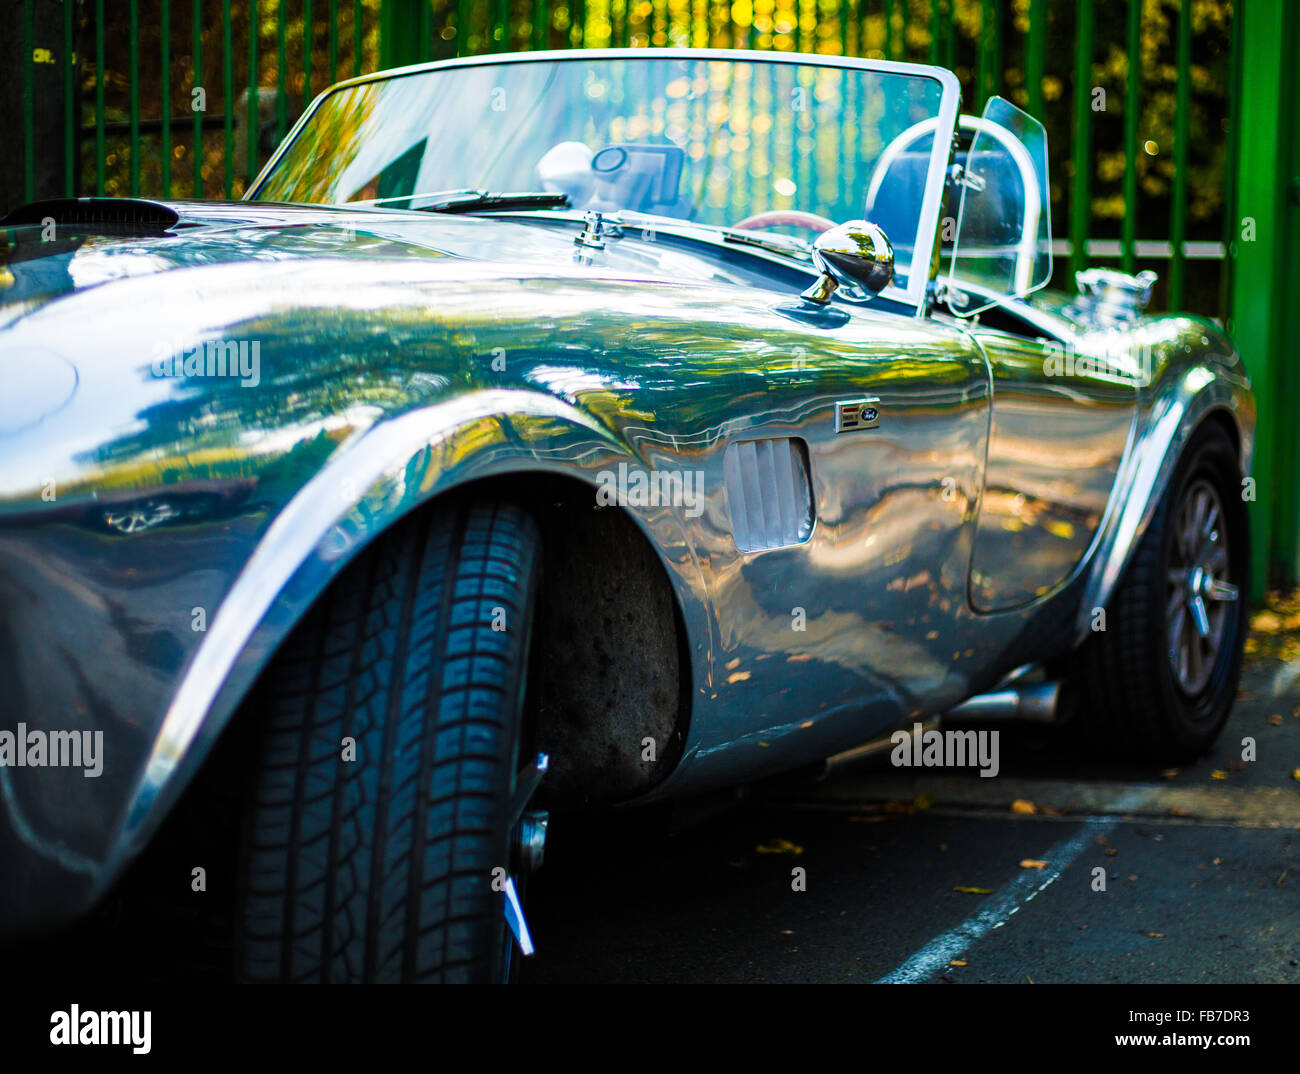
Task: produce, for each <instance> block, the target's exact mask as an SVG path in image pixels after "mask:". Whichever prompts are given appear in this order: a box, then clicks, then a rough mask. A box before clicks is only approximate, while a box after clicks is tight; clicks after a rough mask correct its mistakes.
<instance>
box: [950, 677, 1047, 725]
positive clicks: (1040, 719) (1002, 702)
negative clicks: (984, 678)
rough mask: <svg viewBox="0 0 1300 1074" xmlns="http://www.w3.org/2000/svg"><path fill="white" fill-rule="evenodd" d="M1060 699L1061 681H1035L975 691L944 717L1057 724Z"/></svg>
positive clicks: (960, 719) (971, 720)
mask: <svg viewBox="0 0 1300 1074" xmlns="http://www.w3.org/2000/svg"><path fill="white" fill-rule="evenodd" d="M1060 702H1061V684H1060V683H1059V682H1032V683H1026V684H1025V685H1024V686H1004V687H1003V688H1002V689H1000V690H993V691H992V692H990V693H987V694H976V695H975V696H974V697H970V698H967V699H966V700H965V701H963V702H962V703H961V704H960V705H957V706H956V707H955V708H951V709H949V710H948V711H947V712H945V713H944V715H943V718H944V719H945V720H958V721H961V722H983V721H989V722H992V721H995V720H1028V721H1030V722H1031V723H1056V722H1057V716H1058V713H1059V710H1060Z"/></svg>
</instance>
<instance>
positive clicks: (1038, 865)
mask: <svg viewBox="0 0 1300 1074" xmlns="http://www.w3.org/2000/svg"><path fill="white" fill-rule="evenodd" d="M1020 868H1022V869H1045V868H1047V862H1045V861H1039V860H1038V859H1037V858H1025V859H1024V860H1023V861H1022V862H1021V863H1020Z"/></svg>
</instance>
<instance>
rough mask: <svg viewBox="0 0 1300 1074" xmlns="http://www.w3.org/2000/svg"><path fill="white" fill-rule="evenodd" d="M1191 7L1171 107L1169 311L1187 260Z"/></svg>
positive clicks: (1182, 17) (1181, 27) (1186, 6)
mask: <svg viewBox="0 0 1300 1074" xmlns="http://www.w3.org/2000/svg"><path fill="white" fill-rule="evenodd" d="M1191 94H1192V5H1191V0H1183V4H1182V9H1181V10H1180V11H1179V13H1178V83H1177V88H1176V90H1175V105H1174V189H1173V207H1172V209H1171V215H1170V220H1169V242H1170V244H1171V245H1172V246H1173V248H1174V251H1173V253H1174V256H1173V260H1172V261H1171V262H1170V264H1169V308H1170V309H1171V310H1176V309H1178V308H1179V307H1180V306H1181V305H1182V304H1183V277H1184V274H1185V269H1186V257H1185V255H1184V253H1183V240H1184V239H1186V238H1187V150H1188V144H1187V143H1188V142H1189V141H1190V140H1191V116H1190V112H1191V110H1192V101H1191Z"/></svg>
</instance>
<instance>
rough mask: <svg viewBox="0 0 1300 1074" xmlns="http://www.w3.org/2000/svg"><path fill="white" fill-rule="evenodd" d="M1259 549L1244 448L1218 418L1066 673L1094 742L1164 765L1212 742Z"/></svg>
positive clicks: (1237, 667)
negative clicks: (1254, 543)
mask: <svg viewBox="0 0 1300 1074" xmlns="http://www.w3.org/2000/svg"><path fill="white" fill-rule="evenodd" d="M1249 556H1250V546H1249V523H1248V519H1247V515H1246V505H1245V502H1244V500H1243V496H1242V484H1241V474H1240V470H1239V468H1238V465H1237V457H1236V452H1235V451H1234V449H1233V445H1232V442H1231V440H1230V439H1229V438H1228V435H1227V434H1226V433H1225V432H1224V431H1223V429H1222V428H1220V427H1219V426H1218V425H1207V426H1205V427H1203V428H1202V430H1201V431H1200V432H1199V433H1198V434H1197V436H1196V438H1195V440H1193V441H1192V443H1191V444H1190V445H1189V447H1188V448H1187V450H1186V451H1185V452H1184V453H1183V457H1182V458H1181V460H1180V461H1179V464H1178V467H1177V469H1176V471H1175V473H1174V476H1173V480H1172V481H1171V482H1170V485H1169V488H1168V490H1167V492H1166V493H1165V496H1164V498H1163V499H1162V500H1161V502H1160V505H1159V506H1158V508H1157V509H1156V513H1155V516H1154V517H1153V518H1152V520H1151V525H1150V527H1149V528H1148V530H1147V532H1146V534H1145V535H1144V536H1143V538H1142V541H1141V543H1140V544H1139V546H1138V549H1137V551H1136V552H1135V554H1134V556H1133V559H1132V561H1131V562H1130V564H1129V566H1128V570H1127V572H1126V573H1125V575H1124V578H1123V580H1122V582H1121V584H1120V587H1119V589H1118V590H1117V592H1116V594H1115V597H1114V599H1113V600H1112V602H1111V605H1110V607H1109V608H1108V609H1107V617H1106V621H1105V629H1104V630H1099V631H1097V632H1096V633H1094V634H1093V635H1092V637H1091V638H1090V639H1089V640H1088V642H1087V643H1086V644H1085V645H1084V646H1083V648H1082V649H1081V650H1080V652H1079V655H1078V663H1077V665H1076V667H1075V669H1074V672H1073V674H1072V675H1071V676H1070V678H1069V679H1068V680H1067V689H1068V690H1069V692H1070V693H1072V694H1073V695H1074V696H1073V698H1072V704H1071V708H1073V709H1074V715H1073V717H1072V718H1071V725H1072V726H1073V727H1074V729H1075V731H1076V732H1078V733H1079V734H1080V735H1081V736H1082V737H1083V738H1084V739H1086V740H1087V741H1088V743H1089V744H1090V745H1092V746H1094V747H1096V748H1097V749H1098V750H1099V751H1102V752H1105V753H1111V754H1113V753H1120V754H1122V755H1124V756H1127V757H1130V758H1132V759H1134V760H1138V761H1144V762H1152V763H1156V764H1179V763H1182V762H1185V761H1190V760H1194V759H1195V758H1197V757H1199V756H1201V755H1202V754H1204V753H1205V752H1206V750H1208V749H1209V748H1210V746H1211V745H1212V744H1213V743H1214V740H1215V739H1216V738H1217V737H1218V735H1219V733H1220V731H1222V729H1223V725H1224V723H1225V722H1227V719H1228V711H1229V709H1230V708H1231V707H1232V701H1233V698H1234V697H1235V695H1236V690H1237V681H1238V678H1239V677H1240V674H1241V660H1242V649H1243V646H1244V644H1245V624H1246V601H1245V595H1246V587H1247V584H1248V578H1249V569H1250V558H1249Z"/></svg>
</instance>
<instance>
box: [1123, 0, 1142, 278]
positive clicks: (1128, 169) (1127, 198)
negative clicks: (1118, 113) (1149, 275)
mask: <svg viewBox="0 0 1300 1074" xmlns="http://www.w3.org/2000/svg"><path fill="white" fill-rule="evenodd" d="M1127 56H1128V72H1127V73H1126V74H1125V76H1124V223H1123V233H1124V239H1123V242H1122V243H1121V248H1122V250H1123V267H1124V271H1125V272H1132V271H1134V270H1135V269H1136V268H1137V193H1138V171H1137V155H1138V144H1137V142H1138V110H1139V108H1140V107H1141V104H1140V102H1139V100H1138V92H1139V90H1140V88H1141V85H1142V75H1141V70H1142V0H1128V45H1127Z"/></svg>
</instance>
